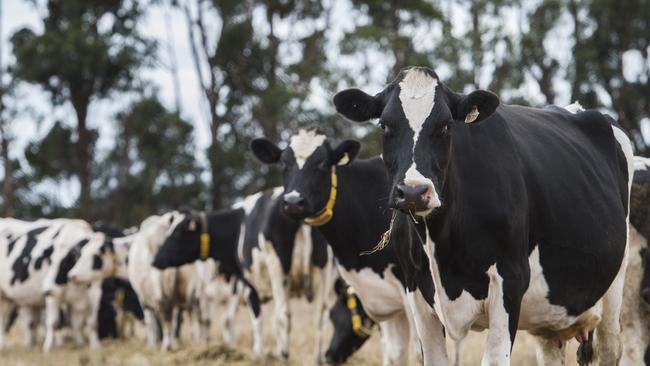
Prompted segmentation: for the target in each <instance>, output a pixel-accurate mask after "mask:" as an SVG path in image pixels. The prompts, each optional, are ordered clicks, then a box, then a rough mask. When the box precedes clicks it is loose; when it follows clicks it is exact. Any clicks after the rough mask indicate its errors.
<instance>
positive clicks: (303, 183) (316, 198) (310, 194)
mask: <svg viewBox="0 0 650 366" xmlns="http://www.w3.org/2000/svg"><path fill="white" fill-rule="evenodd" d="M359 146H360V145H359V143H358V142H357V141H353V140H346V141H343V142H341V143H340V144H339V145H338V146H337V147H336V148H332V147H331V146H330V144H329V141H328V140H327V137H326V136H325V135H323V134H320V133H318V131H316V130H304V129H301V130H299V131H298V133H296V134H295V135H293V136H292V137H291V142H290V144H289V146H288V147H287V148H286V149H284V150H282V149H280V148H279V147H277V146H276V145H275V144H274V143H273V142H271V141H269V140H268V139H265V138H258V139H255V140H253V141H252V142H251V150H252V152H253V154H255V156H256V157H257V158H258V159H259V160H260V161H262V162H263V163H266V164H275V163H279V164H280V167H281V168H282V174H283V179H284V197H283V198H284V202H283V211H284V212H285V213H286V214H287V215H289V216H291V217H292V218H294V219H299V220H300V219H304V218H306V217H309V216H312V215H315V214H316V213H317V212H319V211H320V210H321V209H323V207H325V205H326V203H327V200H328V199H329V197H330V191H331V187H332V178H331V177H332V169H334V168H335V167H336V166H344V165H347V164H349V163H350V162H351V161H352V160H353V159H354V158H355V157H356V155H357V153H358V152H359Z"/></svg>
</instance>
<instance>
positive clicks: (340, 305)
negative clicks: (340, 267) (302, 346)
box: [325, 278, 377, 365]
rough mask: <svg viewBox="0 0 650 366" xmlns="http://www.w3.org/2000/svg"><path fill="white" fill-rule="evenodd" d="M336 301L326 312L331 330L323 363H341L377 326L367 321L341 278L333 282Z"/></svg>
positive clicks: (357, 299)
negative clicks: (330, 338) (332, 331)
mask: <svg viewBox="0 0 650 366" xmlns="http://www.w3.org/2000/svg"><path fill="white" fill-rule="evenodd" d="M334 291H335V292H336V296H337V298H336V302H335V303H334V305H333V306H332V308H331V309H330V321H331V322H332V326H333V328H334V333H333V334H332V340H331V341H330V345H329V348H328V349H327V351H326V352H325V360H326V361H327V362H328V363H330V364H334V365H338V364H340V363H343V362H345V361H346V360H347V359H348V357H350V356H352V354H353V353H354V352H356V350H357V349H359V348H360V347H361V346H362V345H363V344H364V343H365V342H366V341H367V340H368V338H370V336H371V335H372V333H373V332H374V330H375V328H377V324H376V323H375V322H374V321H373V320H372V319H370V317H369V316H368V314H366V311H365V310H364V309H363V305H361V300H359V297H358V296H357V294H356V293H355V291H354V289H353V288H352V287H350V286H348V284H346V283H345V281H344V280H343V279H341V278H337V279H336V282H335V283H334Z"/></svg>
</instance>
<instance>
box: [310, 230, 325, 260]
mask: <svg viewBox="0 0 650 366" xmlns="http://www.w3.org/2000/svg"><path fill="white" fill-rule="evenodd" d="M311 242H312V252H311V263H312V264H313V265H314V266H316V267H319V268H324V267H325V265H326V264H327V259H328V255H327V240H325V237H324V236H323V234H322V233H321V232H320V230H318V229H315V228H312V229H311Z"/></svg>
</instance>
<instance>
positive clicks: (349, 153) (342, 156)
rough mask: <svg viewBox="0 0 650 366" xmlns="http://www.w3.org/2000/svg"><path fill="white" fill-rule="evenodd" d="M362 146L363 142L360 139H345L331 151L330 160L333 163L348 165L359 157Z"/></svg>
mask: <svg viewBox="0 0 650 366" xmlns="http://www.w3.org/2000/svg"><path fill="white" fill-rule="evenodd" d="M360 148H361V144H360V143H359V141H355V140H345V141H343V142H341V143H340V144H339V146H337V147H336V149H334V150H332V151H330V154H329V160H330V162H331V163H332V164H336V165H338V166H346V165H348V164H350V163H351V162H352V160H354V158H356V157H357V154H358V153H359V149H360Z"/></svg>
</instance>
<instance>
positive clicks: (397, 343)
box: [379, 312, 411, 366]
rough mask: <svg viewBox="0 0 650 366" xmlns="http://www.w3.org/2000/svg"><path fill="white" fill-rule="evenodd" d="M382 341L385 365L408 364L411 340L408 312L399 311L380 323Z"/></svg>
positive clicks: (398, 365)
mask: <svg viewBox="0 0 650 366" xmlns="http://www.w3.org/2000/svg"><path fill="white" fill-rule="evenodd" d="M379 326H380V329H381V343H382V347H383V349H384V362H383V364H384V366H400V365H408V353H409V352H408V347H409V340H410V338H411V337H410V336H411V334H410V329H409V321H408V318H407V316H406V313H404V312H402V313H398V314H395V315H393V317H392V318H390V319H388V320H385V321H383V322H381V323H380V325H379Z"/></svg>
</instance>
